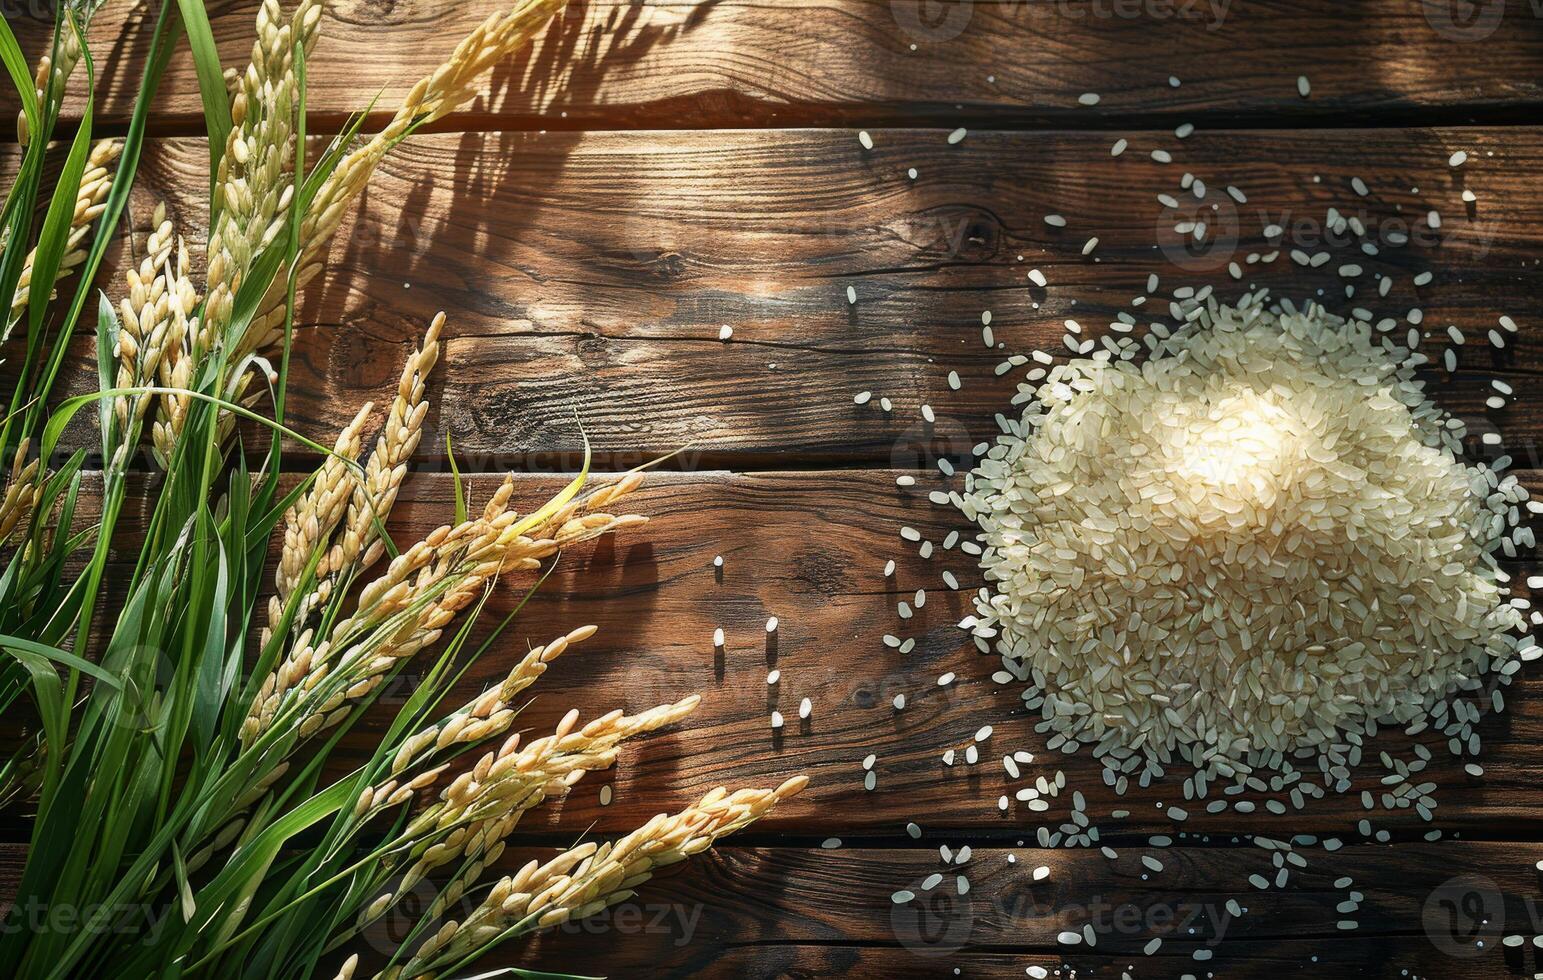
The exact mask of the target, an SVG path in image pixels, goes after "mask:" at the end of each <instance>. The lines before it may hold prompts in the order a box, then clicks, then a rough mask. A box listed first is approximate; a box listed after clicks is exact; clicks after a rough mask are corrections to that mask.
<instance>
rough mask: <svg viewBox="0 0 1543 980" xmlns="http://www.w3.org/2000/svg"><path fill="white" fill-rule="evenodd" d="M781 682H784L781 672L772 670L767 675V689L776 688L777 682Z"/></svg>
mask: <svg viewBox="0 0 1543 980" xmlns="http://www.w3.org/2000/svg"><path fill="white" fill-rule="evenodd" d="M780 680H782V671H780V670H772V671H770V672H768V673H767V675H766V686H767V687H774V686H776V684H777V682H778V681H780Z"/></svg>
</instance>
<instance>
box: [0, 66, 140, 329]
mask: <svg viewBox="0 0 1543 980" xmlns="http://www.w3.org/2000/svg"><path fill="white" fill-rule="evenodd" d="M45 57H46V56H45ZM122 152H123V143H122V142H121V141H119V140H115V139H107V140H99V141H98V142H97V143H96V144H95V145H93V146H92V147H91V156H90V157H88V158H87V161H86V170H85V173H84V174H82V175H81V178H80V190H79V192H78V193H77V194H76V195H75V214H74V215H73V217H72V218H71V219H70V232H69V237H68V239H67V244H66V247H65V252H64V257H63V258H61V259H60V260H59V272H58V274H57V275H56V277H55V279H54V289H53V290H52V291H51V292H50V293H49V295H48V298H49V300H50V301H52V300H54V299H57V298H58V296H59V291H58V284H59V283H60V282H62V281H63V280H64V279H66V278H68V277H69V275H70V273H72V272H74V271H75V270H76V269H78V268H79V267H80V264H81V263H82V262H84V261H86V253H87V251H88V249H87V247H86V237H87V235H88V234H89V233H90V231H91V223H92V222H94V221H95V220H96V219H97V218H98V217H100V216H101V214H102V210H103V208H105V207H106V203H105V202H106V200H107V195H108V193H109V192H110V191H111V190H112V183H113V175H112V171H111V170H109V169H108V168H109V167H110V166H111V165H112V163H113V162H114V161H115V160H117V159H118V155H119V154H120V153H122ZM36 257H37V250H36V249H34V250H32V251H31V252H29V253H27V257H26V259H24V260H23V264H22V270H21V278H20V279H18V280H17V282H16V294H15V295H14V296H12V297H11V309H10V312H9V314H8V316H7V317H6V321H5V331H4V336H0V342H3V341H4V340H5V339H7V338H9V337H10V334H11V330H12V329H13V328H14V327H15V325H16V323H17V322H18V321H19V320H20V319H21V316H22V314H23V313H25V312H26V310H27V303H28V300H29V295H30V293H31V290H32V263H33V260H34V259H35V258H36Z"/></svg>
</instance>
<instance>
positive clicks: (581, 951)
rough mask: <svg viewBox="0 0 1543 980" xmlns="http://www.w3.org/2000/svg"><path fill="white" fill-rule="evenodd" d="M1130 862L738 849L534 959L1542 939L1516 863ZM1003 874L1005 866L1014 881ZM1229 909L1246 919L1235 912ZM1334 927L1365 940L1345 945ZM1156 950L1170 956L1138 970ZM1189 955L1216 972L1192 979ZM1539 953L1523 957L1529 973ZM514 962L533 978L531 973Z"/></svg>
mask: <svg viewBox="0 0 1543 980" xmlns="http://www.w3.org/2000/svg"><path fill="white" fill-rule="evenodd" d="M955 845H956V848H957V842H955ZM1139 853H1140V854H1146V855H1151V856H1155V857H1158V858H1159V859H1160V860H1161V861H1162V862H1163V864H1164V865H1165V870H1164V871H1163V873H1161V874H1155V873H1152V872H1151V871H1149V870H1147V869H1146V868H1145V867H1144V866H1143V865H1142V864H1141V861H1140V859H1139V857H1138V853H1137V850H1136V849H1131V850H1126V851H1124V852H1122V853H1120V855H1119V857H1118V858H1117V859H1116V860H1115V861H1109V860H1107V859H1106V858H1104V857H1103V856H1102V855H1101V854H1099V853H1098V852H1097V851H1058V852H1054V851H1052V852H1046V851H1036V850H1033V849H1019V850H1016V851H1008V850H1004V849H997V848H990V849H977V850H975V852H974V854H973V855H972V856H971V858H970V860H969V862H968V864H966V865H964V866H963V867H961V866H958V865H952V866H946V865H944V864H943V862H941V861H940V859H939V856H938V854H937V852H936V850H919V849H911V850H846V849H843V850H838V851H830V850H807V851H806V850H796V849H793V848H745V847H739V846H732V845H731V846H727V847H720V848H719V849H718V850H717V851H716V852H714V853H713V854H711V855H704V856H703V858H702V859H700V860H697V861H694V862H692V863H689V864H687V865H684V866H682V867H681V868H680V869H679V870H678V871H676V872H674V873H672V874H671V875H669V877H668V878H662V879H660V880H656V881H654V882H651V883H649V884H647V885H645V886H643V888H642V889H641V890H640V891H641V893H640V894H639V896H638V897H637V898H636V899H634V900H632V901H631V902H629V903H627V905H625V906H623V908H626V909H627V911H626V912H623V913H621V916H620V917H619V918H612V919H609V920H601V921H596V922H593V923H590V925H589V926H588V928H585V927H584V926H581V925H574V926H569V927H567V928H565V929H563V930H559V931H557V932H553V933H548V934H546V935H543V936H542V937H540V938H539V939H538V940H536V941H535V943H533V950H532V952H533V953H534V961H535V963H536V964H540V965H541V966H542V967H544V968H546V969H553V970H555V969H561V968H562V966H561V964H563V963H565V962H566V963H568V964H570V966H571V964H575V963H583V964H585V968H586V969H593V970H596V971H599V972H605V973H608V974H609V975H613V976H633V975H644V974H645V973H646V974H647V975H650V976H658V975H664V976H697V975H709V976H765V977H772V976H804V975H808V976H829V975H836V974H840V973H844V972H846V969H848V968H855V969H854V972H855V975H858V976H875V977H878V976H889V977H894V976H952V975H953V973H952V971H953V969H955V968H960V969H961V970H962V971H963V975H965V976H1017V977H1023V976H1024V975H1025V968H1026V967H1028V966H1030V965H1036V964H1037V965H1041V966H1044V967H1046V968H1047V969H1050V970H1054V969H1056V968H1058V967H1059V968H1061V969H1062V970H1063V971H1065V970H1068V968H1070V969H1074V970H1076V971H1077V975H1079V976H1118V975H1119V971H1120V970H1122V969H1125V970H1129V971H1130V972H1131V973H1132V974H1133V975H1135V976H1138V977H1141V976H1177V975H1179V974H1180V973H1183V972H1186V971H1190V972H1194V973H1195V974H1197V975H1203V974H1204V973H1206V972H1209V971H1215V975H1217V976H1227V977H1235V976H1236V977H1256V976H1257V977H1267V976H1270V977H1273V976H1280V975H1282V973H1296V972H1300V973H1301V974H1302V975H1304V976H1348V975H1371V976H1398V975H1414V976H1432V977H1443V978H1445V977H1497V976H1503V975H1506V974H1507V973H1508V972H1510V971H1509V970H1508V969H1507V964H1506V961H1505V957H1504V955H1503V954H1502V953H1501V951H1500V949H1499V939H1500V937H1501V936H1502V935H1504V934H1507V933H1521V934H1523V935H1525V936H1526V937H1527V939H1528V940H1529V943H1528V945H1529V946H1530V939H1531V935H1532V934H1533V933H1534V932H1536V931H1538V930H1539V928H1540V924H1539V922H1538V921H1537V917H1536V915H1537V914H1536V907H1535V901H1534V898H1535V896H1536V893H1537V875H1536V873H1535V872H1534V871H1533V870H1532V868H1531V867H1530V865H1529V864H1528V863H1527V862H1524V861H1522V860H1520V859H1519V857H1518V855H1517V853H1516V848H1515V847H1514V845H1511V844H1482V845H1481V844H1472V843H1465V842H1450V843H1445V844H1441V845H1434V846H1430V845H1406V846H1402V847H1394V848H1347V849H1346V850H1344V851H1340V852H1338V853H1336V854H1333V855H1323V854H1322V853H1321V852H1316V853H1314V852H1304V854H1305V856H1306V857H1307V858H1308V860H1309V869H1308V870H1307V871H1302V872H1297V873H1296V874H1295V875H1293V880H1292V882H1290V883H1288V885H1287V887H1286V888H1285V889H1284V890H1271V891H1269V892H1259V891H1257V890H1255V889H1254V888H1253V887H1252V886H1250V885H1249V884H1248V883H1247V880H1246V879H1247V876H1248V875H1249V874H1251V873H1264V874H1267V875H1270V876H1273V875H1274V874H1275V869H1274V868H1273V867H1272V864H1271V861H1270V858H1269V856H1268V855H1267V854H1266V853H1265V852H1264V851H1262V850H1257V849H1254V848H1248V847H1244V848H1214V847H1178V848H1166V849H1152V848H1143V849H1140V852H1139ZM1009 854H1012V855H1013V857H1015V858H1016V863H1013V864H1009V863H1008V861H1007V858H1008V855H1009ZM1040 866H1048V867H1049V868H1050V869H1051V873H1050V877H1049V878H1048V879H1046V880H1044V881H1041V882H1035V881H1034V880H1033V869H1035V868H1036V867H1040ZM932 873H941V874H942V875H943V880H942V882H941V883H940V884H938V885H937V886H936V887H935V888H934V889H932V890H931V891H930V892H925V893H924V892H922V890H921V884H922V882H923V879H924V878H925V877H926V876H927V875H929V874H932ZM959 873H963V874H964V875H965V876H966V877H967V878H968V880H969V891H968V894H967V895H965V896H960V895H959V894H958V893H957V884H956V881H957V877H956V876H957V875H958V874H959ZM1341 876H1348V877H1351V878H1353V879H1354V882H1355V883H1354V884H1353V885H1352V886H1350V888H1354V889H1356V890H1359V891H1360V892H1361V893H1362V899H1363V900H1362V904H1361V907H1360V909H1359V910H1358V911H1357V912H1356V913H1354V914H1353V915H1347V914H1344V913H1340V912H1338V911H1336V906H1337V905H1338V904H1339V903H1340V902H1343V901H1346V899H1347V897H1348V892H1349V890H1350V888H1341V889H1336V888H1334V887H1333V883H1334V881H1335V880H1336V879H1338V878H1339V877H1341ZM900 888H909V889H912V890H913V891H916V892H917V893H918V894H923V895H925V898H924V899H923V900H922V901H919V902H917V903H914V904H911V905H907V906H903V907H898V908H897V907H896V906H894V905H893V904H892V902H891V900H890V895H891V893H892V892H894V891H896V890H898V889H900ZM1466 894H1472V895H1474V896H1476V897H1477V898H1478V899H1479V904H1478V905H1477V906H1471V905H1458V906H1456V907H1455V908H1454V910H1453V911H1454V912H1455V917H1454V918H1452V919H1448V918H1446V917H1445V916H1446V914H1447V911H1446V910H1445V909H1444V908H1443V907H1442V904H1441V903H1442V901H1443V899H1447V900H1455V899H1457V898H1460V897H1461V896H1463V895H1466ZM1232 898H1236V899H1237V900H1238V901H1239V903H1240V905H1241V906H1243V907H1244V908H1245V909H1246V911H1245V912H1244V914H1243V915H1241V916H1232V915H1231V914H1230V913H1229V911H1228V910H1227V908H1226V903H1227V901H1228V900H1229V899H1232ZM1472 908H1478V909H1480V910H1482V915H1483V916H1487V917H1488V920H1489V921H1488V922H1487V923H1480V922H1473V923H1472V925H1474V926H1475V927H1476V928H1475V930H1474V931H1475V933H1476V936H1475V937H1474V938H1476V939H1479V940H1483V941H1484V948H1483V949H1478V948H1477V947H1476V946H1474V945H1473V943H1472V941H1469V942H1460V941H1458V938H1457V937H1456V936H1454V934H1453V933H1452V932H1451V931H1449V929H1450V926H1453V925H1455V926H1458V927H1459V928H1462V929H1464V930H1466V926H1467V925H1468V924H1469V923H1468V921H1467V920H1465V919H1464V917H1463V916H1464V912H1463V910H1464V909H1472ZM1345 918H1354V919H1356V920H1357V921H1358V922H1359V923H1360V924H1359V927H1358V928H1357V929H1355V930H1354V931H1349V930H1340V929H1338V928H1336V925H1335V923H1336V922H1337V921H1339V920H1341V919H1345ZM1089 923H1092V924H1095V926H1096V928H1097V932H1098V942H1097V946H1095V947H1094V948H1092V949H1089V948H1088V947H1086V946H1082V947H1079V948H1071V949H1068V948H1067V947H1065V946H1062V945H1061V944H1059V943H1058V942H1057V934H1058V933H1059V932H1061V931H1063V930H1077V931H1080V930H1081V928H1082V927H1083V926H1084V925H1085V924H1089ZM1191 929H1193V930H1194V931H1193V933H1191V932H1190V930H1191ZM1153 938H1161V939H1162V940H1163V944H1162V946H1161V947H1160V948H1159V950H1158V951H1157V953H1156V954H1155V955H1153V956H1151V957H1147V956H1143V954H1142V950H1143V948H1144V947H1145V946H1146V944H1147V943H1148V942H1149V941H1150V940H1151V939H1153ZM597 939H598V942H597ZM382 945H384V944H382ZM1196 950H1209V951H1211V952H1212V953H1213V958H1212V959H1211V960H1209V961H1205V960H1196V959H1194V953H1195V951H1196ZM1535 952H1536V951H1534V950H1531V949H1529V950H1527V951H1526V960H1525V961H1526V962H1527V963H1528V964H1529V965H1530V964H1531V963H1532V962H1533V956H1534V955H1535ZM517 955H521V954H517V953H515V952H513V951H510V952H506V953H504V954H503V955H502V956H501V957H500V959H501V960H503V961H505V962H513V961H514V960H515V958H516V956H517ZM521 962H522V964H523V965H526V966H531V965H533V963H532V957H531V956H530V955H522V957H521ZM880 965H882V966H883V967H884V968H887V969H888V971H889V972H887V973H885V972H881V971H880V969H879V967H880ZM987 967H994V968H987ZM1111 967H1112V968H1113V972H1108V971H1109V970H1110V968H1111ZM982 968H985V969H982ZM805 970H807V971H808V972H803V971H805ZM1400 970H1407V971H1409V973H1408V974H1401V973H1400V972H1399V971H1400ZM1063 975H1065V974H1064V973H1063Z"/></svg>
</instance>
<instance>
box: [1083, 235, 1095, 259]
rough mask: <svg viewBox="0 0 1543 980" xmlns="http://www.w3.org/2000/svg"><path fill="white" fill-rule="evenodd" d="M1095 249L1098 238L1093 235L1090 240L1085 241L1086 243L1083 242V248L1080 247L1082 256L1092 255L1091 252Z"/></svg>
mask: <svg viewBox="0 0 1543 980" xmlns="http://www.w3.org/2000/svg"><path fill="white" fill-rule="evenodd" d="M1097 247H1098V236H1097V235H1094V236H1093V237H1092V238H1089V239H1088V240H1087V242H1085V243H1084V244H1083V246H1082V254H1083V255H1092V254H1093V250H1094V249H1095V248H1097Z"/></svg>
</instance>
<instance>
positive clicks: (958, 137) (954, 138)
mask: <svg viewBox="0 0 1543 980" xmlns="http://www.w3.org/2000/svg"><path fill="white" fill-rule="evenodd" d="M968 135H970V131H969V130H968V129H965V128H964V127H963V126H960V127H959V128H958V129H956V130H954V131H953V132H952V133H949V134H948V145H949V146H954V145H955V144H957V143H961V142H963V141H964V138H965V137H966V136H968Z"/></svg>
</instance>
